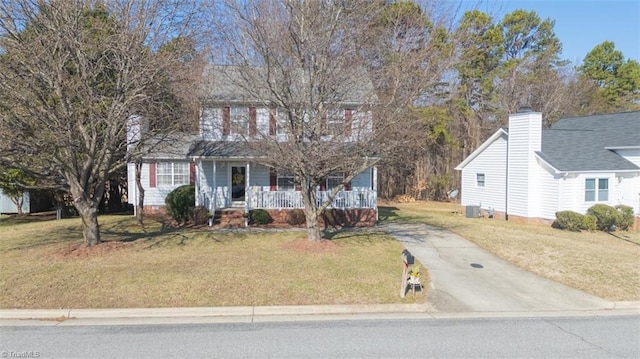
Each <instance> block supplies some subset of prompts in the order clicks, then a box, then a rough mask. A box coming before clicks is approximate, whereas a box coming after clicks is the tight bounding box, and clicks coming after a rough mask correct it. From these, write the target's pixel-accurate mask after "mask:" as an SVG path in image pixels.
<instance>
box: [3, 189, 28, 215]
mask: <svg viewBox="0 0 640 359" xmlns="http://www.w3.org/2000/svg"><path fill="white" fill-rule="evenodd" d="M30 210H31V209H30V203H29V192H25V193H24V194H23V195H22V212H23V213H29V211H30ZM0 213H18V207H17V206H16V205H15V204H13V202H12V201H11V198H9V197H7V195H5V194H4V193H3V192H2V190H0Z"/></svg>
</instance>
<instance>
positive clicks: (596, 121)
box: [536, 111, 640, 172]
mask: <svg viewBox="0 0 640 359" xmlns="http://www.w3.org/2000/svg"><path fill="white" fill-rule="evenodd" d="M616 148H640V111H636V112H621V113H614V114H605V115H593V116H585V117H573V118H565V119H561V120H559V121H558V122H556V123H555V124H553V125H552V126H551V128H549V129H545V130H543V131H542V151H540V152H536V154H537V155H538V156H539V157H540V158H541V159H542V160H544V161H545V162H547V163H548V164H550V165H551V166H553V167H554V168H555V169H556V170H558V171H560V172H590V171H596V172H597V171H629V170H630V171H633V170H640V168H639V167H638V166H637V165H635V164H633V163H632V162H630V161H628V160H626V159H624V158H623V157H622V156H620V155H618V154H617V153H615V152H614V151H613V149H616Z"/></svg>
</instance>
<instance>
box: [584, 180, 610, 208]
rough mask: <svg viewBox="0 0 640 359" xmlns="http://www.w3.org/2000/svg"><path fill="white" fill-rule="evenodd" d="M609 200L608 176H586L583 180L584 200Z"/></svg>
mask: <svg viewBox="0 0 640 359" xmlns="http://www.w3.org/2000/svg"><path fill="white" fill-rule="evenodd" d="M608 200H609V179H608V178H587V179H585V180H584V201H585V202H606V201H608Z"/></svg>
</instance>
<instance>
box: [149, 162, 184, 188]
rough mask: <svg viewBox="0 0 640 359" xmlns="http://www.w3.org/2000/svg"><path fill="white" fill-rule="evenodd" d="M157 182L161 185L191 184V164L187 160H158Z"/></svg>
mask: <svg viewBox="0 0 640 359" xmlns="http://www.w3.org/2000/svg"><path fill="white" fill-rule="evenodd" d="M156 166H157V167H156V183H157V185H158V186H159V187H174V186H181V185H184V184H189V164H188V163H186V162H175V163H174V162H158V164H157V165H156Z"/></svg>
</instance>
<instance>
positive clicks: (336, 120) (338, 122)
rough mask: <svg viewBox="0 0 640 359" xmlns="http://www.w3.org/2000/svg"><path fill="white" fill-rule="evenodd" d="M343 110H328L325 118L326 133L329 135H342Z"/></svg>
mask: <svg viewBox="0 0 640 359" xmlns="http://www.w3.org/2000/svg"><path fill="white" fill-rule="evenodd" d="M344 125H345V123H344V110H342V109H339V110H330V111H329V113H328V118H327V132H328V133H329V134H330V135H334V136H337V135H342V134H344V127H345V126H344Z"/></svg>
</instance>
